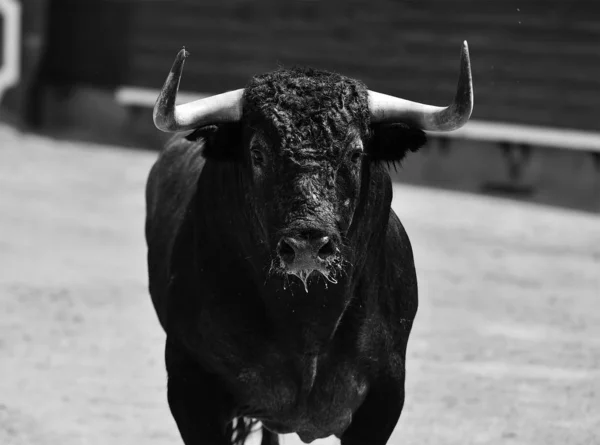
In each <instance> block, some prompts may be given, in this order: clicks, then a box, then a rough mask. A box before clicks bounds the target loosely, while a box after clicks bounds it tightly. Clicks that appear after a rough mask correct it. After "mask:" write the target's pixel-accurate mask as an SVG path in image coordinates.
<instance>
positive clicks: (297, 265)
mask: <svg viewBox="0 0 600 445" xmlns="http://www.w3.org/2000/svg"><path fill="white" fill-rule="evenodd" d="M336 239H337V238H336V236H333V235H328V234H326V233H324V232H322V231H304V232H300V233H298V234H295V235H294V236H283V237H281V239H280V240H279V242H278V243H277V248H276V254H277V259H278V262H279V265H278V268H277V269H278V270H279V271H280V272H281V273H283V274H287V275H294V276H296V277H298V278H300V280H301V281H302V282H303V283H304V288H305V290H306V291H307V292H308V279H309V277H310V276H311V275H312V274H313V273H314V272H316V273H317V275H318V274H320V275H321V276H323V277H324V278H325V279H326V280H328V281H329V282H331V283H336V282H337V281H336V279H335V276H336V274H337V272H339V270H340V268H341V257H340V250H339V248H338V242H337V241H336Z"/></svg>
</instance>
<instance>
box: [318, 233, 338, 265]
mask: <svg viewBox="0 0 600 445" xmlns="http://www.w3.org/2000/svg"><path fill="white" fill-rule="evenodd" d="M324 241H325V244H323V246H322V247H321V248H320V249H319V253H318V255H319V258H321V259H322V260H326V259H327V258H329V257H330V256H333V255H334V254H335V246H334V245H333V243H332V242H331V240H330V239H329V238H328V237H325V238H324Z"/></svg>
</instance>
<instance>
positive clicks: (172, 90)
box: [152, 48, 244, 132]
mask: <svg viewBox="0 0 600 445" xmlns="http://www.w3.org/2000/svg"><path fill="white" fill-rule="evenodd" d="M188 55H189V53H188V52H187V51H186V50H185V48H183V49H182V50H181V51H179V53H178V54H177V57H176V58H175V62H174V63H173V67H172V68H171V72H170V73H169V76H168V77H167V80H166V81H165V84H164V85H163V87H162V90H161V92H160V95H159V96H158V99H156V104H155V105H154V113H153V116H152V117H153V119H154V125H156V128H158V129H159V130H161V131H165V132H175V131H184V130H191V129H194V128H198V127H202V126H204V125H210V124H217V123H224V122H237V121H239V120H240V118H241V116H242V95H243V94H244V90H243V89H240V90H235V91H229V92H227V93H223V94H218V95H216V96H211V97H207V98H204V99H200V100H196V101H193V102H189V103H186V104H182V105H177V106H176V105H175V101H176V99H177V91H178V90H179V82H180V81H181V73H182V72H183V65H184V63H185V59H186V58H187V56H188Z"/></svg>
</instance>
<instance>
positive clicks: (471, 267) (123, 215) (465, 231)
mask: <svg viewBox="0 0 600 445" xmlns="http://www.w3.org/2000/svg"><path fill="white" fill-rule="evenodd" d="M154 158H155V154H153V153H149V152H140V151H128V150H121V149H115V148H110V147H101V146H93V145H89V144H85V146H84V145H82V144H77V143H65V142H63V141H54V140H50V139H44V138H39V137H34V136H25V137H24V136H22V135H20V134H18V133H16V132H14V131H13V130H10V129H8V128H6V127H0V445H17V444H19V445H21V444H22V445H38V444H61V445H73V444H141V443H143V444H150V445H158V444H180V443H181V442H180V439H179V436H178V433H177V431H176V428H175V424H174V422H173V420H172V419H171V416H170V414H169V411H168V407H167V404H166V400H165V373H164V370H163V359H162V350H163V333H162V331H161V329H160V327H159V325H158V323H157V321H156V319H155V316H154V313H153V310H152V308H151V304H150V300H149V297H148V295H147V292H146V272H145V245H144V240H143V230H142V229H143V212H144V207H143V193H142V190H143V185H144V181H145V178H146V175H147V172H148V169H149V167H150V165H151V163H152V162H153V160H154ZM394 208H395V209H396V210H397V212H398V213H399V215H400V217H401V218H402V220H403V221H404V223H405V225H406V227H407V230H408V232H409V234H410V236H411V238H412V241H413V247H414V250H415V256H416V263H417V270H418V273H419V281H420V295H421V307H420V311H419V314H418V319H417V322H416V325H415V329H414V331H413V335H412V338H411V342H410V344H409V360H408V377H407V392H408V395H407V403H406V408H405V411H404V413H403V416H402V418H401V421H400V423H399V425H398V428H397V429H396V432H395V433H394V436H393V438H392V441H391V443H392V444H394V445H395V444H400V443H402V444H415V445H417V444H418V445H428V444H436V445H437V444H456V445H458V444H460V445H465V444H523V445H534V444H540V445H553V444H556V445H574V444H600V215H597V214H586V213H579V212H576V211H565V210H562V209H555V208H551V207H543V206H536V205H531V204H525V203H516V202H512V201H509V200H502V199H492V198H488V197H481V196H474V195H466V194H458V193H451V192H443V191H434V190H427V189H422V188H415V187H407V186H400V185H398V186H396V189H395V200H394ZM285 439H286V443H295V442H297V440H296V439H295V438H294V437H286V438H285Z"/></svg>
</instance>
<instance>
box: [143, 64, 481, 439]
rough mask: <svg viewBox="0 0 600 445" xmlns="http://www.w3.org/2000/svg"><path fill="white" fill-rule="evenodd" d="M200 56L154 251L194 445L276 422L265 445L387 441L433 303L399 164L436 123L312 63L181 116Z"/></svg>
mask: <svg viewBox="0 0 600 445" xmlns="http://www.w3.org/2000/svg"><path fill="white" fill-rule="evenodd" d="M183 56H185V53H184V54H183ZM463 56H464V54H463ZM183 59H184V57H179V59H178V61H176V63H175V65H174V68H173V71H172V74H171V76H170V77H169V79H168V80H167V82H166V83H165V87H164V89H163V93H161V97H160V98H159V100H158V102H157V108H156V109H155V122H157V126H159V127H167V128H162V129H167V130H170V131H174V130H181V129H193V130H194V131H192V132H191V133H189V134H188V135H187V136H175V137H174V138H173V139H172V140H171V141H170V142H169V143H168V144H167V147H166V148H165V149H164V150H163V151H162V152H161V153H160V156H159V158H158V160H157V162H156V163H155V165H154V166H153V168H152V171H151V173H150V176H149V179H148V184H147V195H146V197H147V219H146V239H147V243H148V269H149V281H150V294H151V296H152V301H153V303H154V306H155V308H156V311H157V314H158V317H159V320H160V322H161V324H162V326H163V328H164V329H165V331H166V334H167V341H166V351H165V360H166V367H167V372H168V402H169V406H170V408H171V412H172V414H173V416H174V418H175V420H176V422H177V425H178V428H179V431H180V433H181V435H182V438H183V440H184V442H185V443H186V445H192V444H212V445H221V444H223V445H226V444H231V443H232V442H235V441H236V440H237V441H243V440H244V439H245V437H246V436H247V434H248V433H249V431H250V429H251V428H252V426H253V425H254V423H255V421H256V420H259V421H261V422H262V424H263V439H262V440H263V443H264V444H267V443H277V434H278V433H291V432H295V433H298V435H299V436H300V438H301V439H302V440H303V441H304V442H311V441H313V440H315V439H317V438H321V437H326V436H329V435H332V434H334V435H336V436H337V437H339V438H340V439H341V442H342V444H344V445H345V444H385V443H386V442H387V441H388V439H389V437H390V434H391V433H392V431H393V429H394V427H395V425H396V423H397V421H398V419H399V416H400V413H401V411H402V407H403V404H404V379H405V359H406V347H407V341H408V338H409V334H410V331H411V327H412V324H413V320H414V318H415V314H416V311H417V304H418V303H417V280H416V274H415V267H414V261H413V255H412V250H411V244H410V241H409V239H408V236H407V234H406V232H405V230H404V227H403V226H402V224H401V222H400V220H399V219H398V217H397V216H396V214H395V213H394V211H393V210H391V208H390V205H391V200H392V187H391V181H390V177H389V175H388V173H387V170H386V166H385V163H386V162H387V163H389V162H392V163H395V162H399V161H401V160H402V158H403V157H404V156H405V155H406V153H407V152H408V151H411V150H413V151H414V150H417V149H418V148H419V147H420V146H422V145H423V144H424V142H425V136H424V133H423V131H422V129H430V128H431V127H428V126H427V125H426V122H428V120H427V119H430V118H423V119H422V120H423V122H425V123H424V124H423V125H420V124H418V123H419V122H420V121H419V118H413V117H411V116H412V115H411V114H410V113H409V114H408V115H407V117H406V119H404V120H405V122H396V123H386V121H385V119H378V118H375V116H376V113H375V112H374V110H373V108H375V105H374V103H373V102H372V97H374V96H375V95H376V94H377V93H371V92H369V91H368V90H367V89H366V88H365V87H364V85H362V84H361V83H360V82H358V81H355V80H352V79H348V78H346V77H343V76H339V75H335V74H331V73H327V72H321V71H315V70H310V69H294V70H280V71H276V72H274V73H270V74H266V75H263V76H257V77H255V78H253V79H252V80H251V82H250V84H249V85H248V87H247V88H246V89H245V90H244V91H243V93H241V96H240V97H239V98H237V99H235V100H234V101H233V102H229V103H228V104H226V105H222V104H218V106H217V111H215V110H214V109H212V110H209V111H206V107H209V106H212V105H211V104H210V103H209V105H206V104H207V103H208V102H203V103H202V104H200V105H199V108H198V107H196V105H194V107H196V108H195V109H194V112H192V113H191V114H190V115H191V116H192V117H193V119H192V120H191V121H187V120H186V119H188V116H187V115H184V111H186V109H184V108H176V107H174V96H175V94H176V91H177V87H178V82H179V77H180V76H181V68H182V66H183ZM463 59H464V57H463ZM466 61H467V65H468V56H467V57H466ZM463 62H464V60H463ZM464 65H465V63H463V67H464ZM468 74H469V81H470V70H469V73H468ZM459 84H460V82H459ZM173 85H174V86H173ZM459 90H460V85H459ZM463 93H464V92H463ZM227 94H230V93H227ZM231 94H233V93H231ZM457 96H458V95H457ZM469 96H470V98H471V104H470V107H472V90H471V91H470V92H469ZM232 104H233V105H232ZM192 105H193V104H192ZM452 106H453V107H454V108H455V109H454V110H453V112H454V113H456V108H457V107H458V108H461V104H460V103H458V105H457V103H456V102H455V104H453V105H452ZM202 107H205V108H202ZM236 107H237V108H236ZM449 108H451V107H449ZM462 108H463V109H464V104H462ZM467 108H469V107H467ZM197 109H200V110H201V111H200V112H198V111H197ZM222 110H226V113H225V114H226V115H227V117H225V118H223V115H222V114H220V113H222ZM231 110H233V111H231ZM188 111H189V110H188ZM436 112H438V111H436ZM444 112H447V110H446V111H444ZM461 112H463V113H464V110H462V111H461ZM236 113H237V115H236ZM386 113H387V114H386ZM389 113H390V112H389V110H386V111H385V112H382V114H385V115H386V116H388V115H389ZM402 113H405V111H404V110H403V111H402ZM402 113H400V114H401V115H402V116H404V114H402ZM207 114H208V115H209V117H208V118H206V117H205V116H206V115H207ZM391 114H392V115H393V114H394V113H391ZM468 114H469V115H470V108H469V109H468ZM232 115H233V116H234V118H232V117H231V116H232ZM215 116H217V117H215ZM434 117H435V116H434ZM161 119H162V120H161ZM444 119H446V120H448V119H447V116H446V117H444ZM452 119H454V121H457V122H458V121H459V123H458V124H456V123H455V124H453V125H454V127H453V128H456V127H458V126H460V125H462V124H463V123H464V122H466V120H465V119H464V116H462V117H460V116H458V117H457V116H453V117H452ZM452 119H450V120H452ZM466 119H468V116H467V117H466ZM433 120H434V121H435V122H436V124H435V125H445V124H440V123H439V121H440V120H443V119H441V118H439V116H437V117H435V119H433ZM161 122H163V123H164V122H166V124H161ZM444 122H445V121H444ZM211 124H216V125H211ZM439 129H441V130H447V129H452V128H449V127H444V128H442V127H439Z"/></svg>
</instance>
